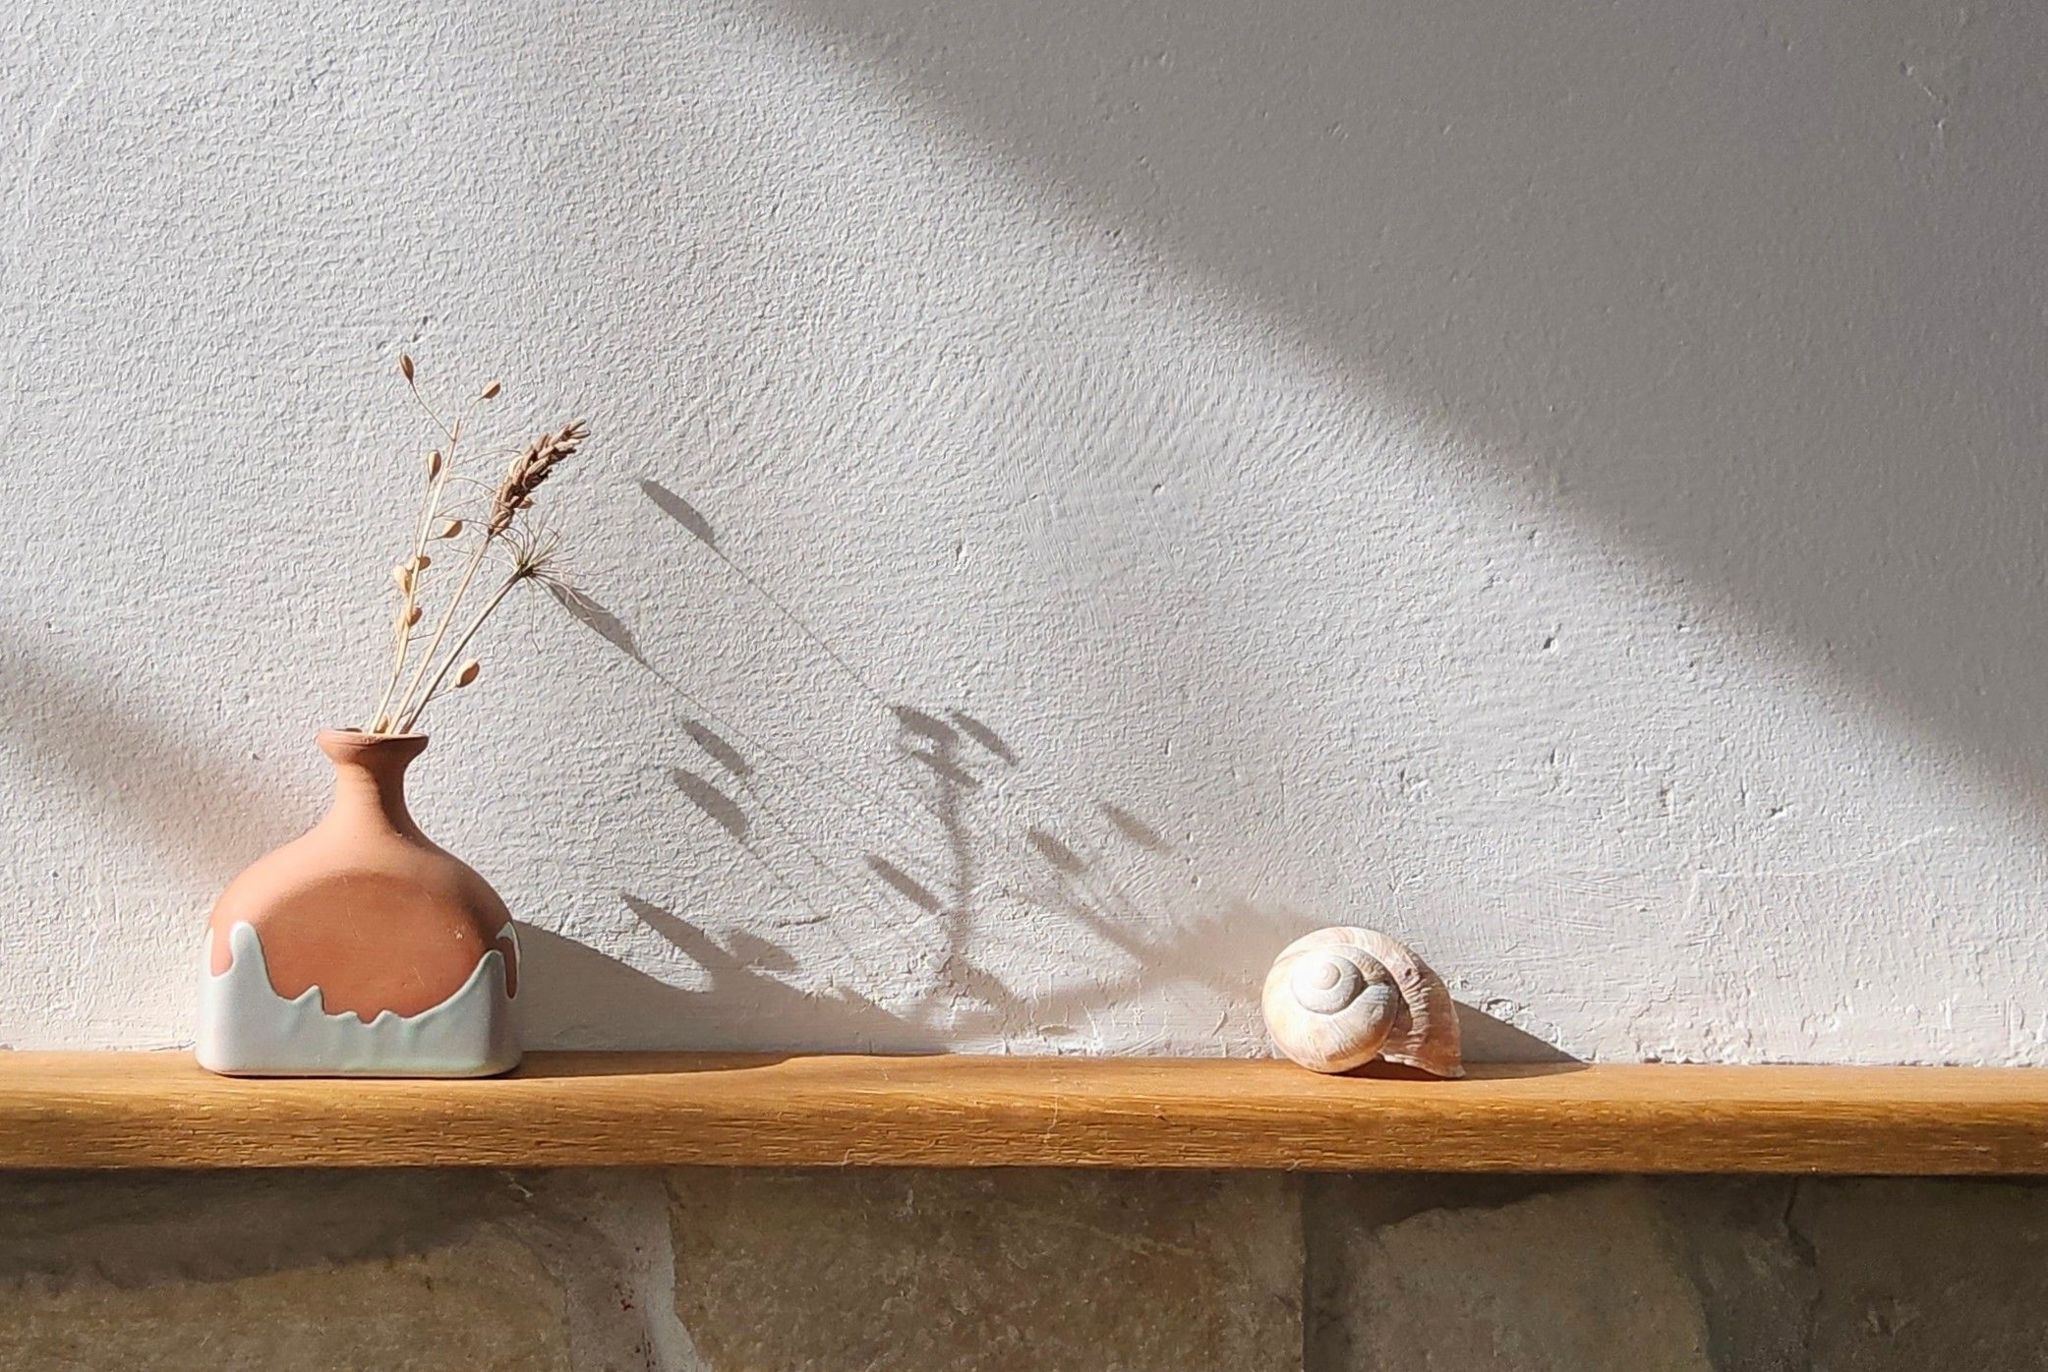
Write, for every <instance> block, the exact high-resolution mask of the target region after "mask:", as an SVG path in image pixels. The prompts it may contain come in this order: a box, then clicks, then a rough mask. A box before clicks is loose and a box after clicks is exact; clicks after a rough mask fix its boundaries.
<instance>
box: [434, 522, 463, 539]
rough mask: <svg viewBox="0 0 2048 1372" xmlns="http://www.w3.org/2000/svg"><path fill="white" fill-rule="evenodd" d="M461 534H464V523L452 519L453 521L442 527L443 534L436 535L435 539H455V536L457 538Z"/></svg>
mask: <svg viewBox="0 0 2048 1372" xmlns="http://www.w3.org/2000/svg"><path fill="white" fill-rule="evenodd" d="M461 532H462V521H461V520H459V519H451V520H449V521H448V522H447V523H445V524H443V525H442V526H441V532H439V533H438V534H435V535H434V537H436V538H453V537H455V536H456V535H457V534H459V533H461Z"/></svg>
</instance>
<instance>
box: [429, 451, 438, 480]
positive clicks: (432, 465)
mask: <svg viewBox="0 0 2048 1372" xmlns="http://www.w3.org/2000/svg"><path fill="white" fill-rule="evenodd" d="M440 474H441V450H440V449H439V448H436V449H434V451H432V452H430V453H428V454H427V480H429V481H432V480H433V479H434V478H435V477H437V476H439V475H440Z"/></svg>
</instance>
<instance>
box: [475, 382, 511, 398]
mask: <svg viewBox="0 0 2048 1372" xmlns="http://www.w3.org/2000/svg"><path fill="white" fill-rule="evenodd" d="M504 389H505V388H504V387H503V386H501V385H500V384H498V383H497V382H495V381H493V382H492V383H491V384H490V385H488V386H486V387H484V388H483V391H482V393H481V394H479V395H478V396H477V399H478V400H496V399H497V398H498V392H500V391H502V390H504Z"/></svg>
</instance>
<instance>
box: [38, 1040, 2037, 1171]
mask: <svg viewBox="0 0 2048 1372" xmlns="http://www.w3.org/2000/svg"><path fill="white" fill-rule="evenodd" d="M627 1164H645V1165H673V1164H718V1165H732V1166H778V1167H779V1166H845V1165H872V1166H886V1165H897V1166H915V1167H1002V1166H1051V1167H1123V1168H1137V1167H1209V1168H1307V1169H1319V1170H1364V1171H1444V1172H1460V1171H1472V1172H1725V1173H1735V1172H1811V1173H1837V1174H1854V1173H1872V1174H1876V1173H1884V1174H1894V1175H1941V1174H1963V1173H2004V1174H2023V1173H2048V1072H2035V1071H2027V1070H2006V1069H1989V1068H1931V1067H1707V1066H1668V1065H1649V1066H1617V1067H1582V1066H1578V1065H1541V1066H1537V1065H1498V1066H1480V1067H1478V1068H1476V1069H1474V1071H1473V1074H1472V1076H1471V1077H1469V1078H1467V1079H1466V1080H1463V1081H1454V1082H1440V1081H1424V1080H1416V1079H1413V1078H1407V1077H1401V1076H1395V1075H1392V1074H1387V1075H1378V1076H1351V1077H1319V1076H1316V1075H1314V1074H1312V1073H1309V1072H1305V1071H1302V1070H1301V1069H1299V1068H1296V1067H1293V1066H1291V1065H1289V1064H1286V1063H1280V1062H1256V1061H1244V1060H1223V1059H1188V1058H1142V1059H1105V1058H988V1057H945V1056H942V1057H794V1056H773V1055H733V1054H683V1053H535V1054H532V1055H529V1057H528V1058H527V1065H526V1066H525V1067H523V1068H522V1069H521V1070H520V1071H519V1072H518V1073H516V1074H514V1075H512V1076H509V1077H502V1078H497V1079H494V1080H488V1081H347V1082H343V1081H237V1080H229V1079H227V1078H223V1077H216V1076H212V1075H210V1074H208V1073H206V1072H203V1071H201V1070H200V1069H199V1068H198V1067H197V1066H196V1065H195V1064H194V1063H193V1062H192V1059H191V1057H190V1056H189V1055H188V1054H183V1053H0V1167H12V1168H105V1167H195V1168H217V1167H298V1166H323V1167H381V1166H430V1165H432V1166H441V1165H479V1166H491V1167H563V1166H609V1165H627Z"/></svg>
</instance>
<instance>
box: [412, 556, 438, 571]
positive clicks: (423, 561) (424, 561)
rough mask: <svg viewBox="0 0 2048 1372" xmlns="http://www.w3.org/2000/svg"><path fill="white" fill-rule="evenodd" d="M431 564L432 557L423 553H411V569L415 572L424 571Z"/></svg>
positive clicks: (432, 562)
mask: <svg viewBox="0 0 2048 1372" xmlns="http://www.w3.org/2000/svg"><path fill="white" fill-rule="evenodd" d="M433 565H434V559H433V558H431V557H428V556H427V555H426V554H425V553H414V554H413V555H412V569H413V570H414V571H415V572H424V571H425V570H426V569H427V568H429V567H431V566H433Z"/></svg>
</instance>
